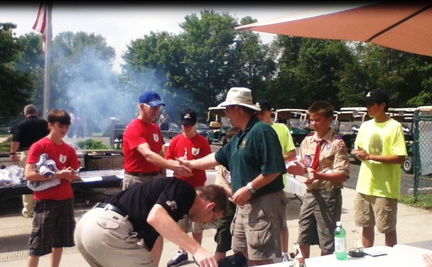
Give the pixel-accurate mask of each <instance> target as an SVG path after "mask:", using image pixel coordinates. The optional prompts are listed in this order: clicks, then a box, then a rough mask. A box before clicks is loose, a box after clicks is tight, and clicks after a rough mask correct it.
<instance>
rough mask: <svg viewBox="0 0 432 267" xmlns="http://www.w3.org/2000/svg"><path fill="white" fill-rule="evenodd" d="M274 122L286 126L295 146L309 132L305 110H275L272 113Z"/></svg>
mask: <svg viewBox="0 0 432 267" xmlns="http://www.w3.org/2000/svg"><path fill="white" fill-rule="evenodd" d="M274 121H275V122H278V123H284V124H286V125H287V126H288V128H289V129H290V131H291V136H292V137H293V141H294V144H295V145H296V146H299V145H300V144H301V142H302V141H303V139H304V138H305V137H306V136H307V135H308V134H309V133H310V132H311V129H310V128H309V116H308V114H307V111H306V109H290V108H284V109H277V110H275V111H274Z"/></svg>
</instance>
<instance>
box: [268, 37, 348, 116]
mask: <svg viewBox="0 0 432 267" xmlns="http://www.w3.org/2000/svg"><path fill="white" fill-rule="evenodd" d="M277 42H278V45H279V47H280V49H281V56H280V60H279V61H278V66H279V73H278V77H277V79H276V80H275V83H274V86H273V87H272V89H271V94H272V95H278V99H282V100H283V101H284V106H282V107H285V108H288V107H289V108H305V107H308V106H309V105H310V104H311V103H312V102H314V101H316V100H327V101H330V102H331V103H332V104H333V105H334V106H335V108H339V107H340V106H341V105H343V103H344V101H343V100H344V94H342V93H341V85H342V84H344V82H343V79H344V77H345V76H346V74H345V73H346V72H348V73H349V71H348V70H349V69H352V68H353V65H354V63H355V59H354V58H353V54H352V52H351V51H350V49H349V48H348V47H347V46H346V44H345V42H342V41H332V40H321V39H312V38H299V37H288V36H280V37H279V38H278V41H277ZM344 86H346V85H344ZM351 90H352V88H351Z"/></svg>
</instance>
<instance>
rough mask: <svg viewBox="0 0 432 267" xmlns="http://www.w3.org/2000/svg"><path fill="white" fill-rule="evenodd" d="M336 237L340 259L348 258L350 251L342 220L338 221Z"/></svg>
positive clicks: (336, 252) (337, 252) (337, 257)
mask: <svg viewBox="0 0 432 267" xmlns="http://www.w3.org/2000/svg"><path fill="white" fill-rule="evenodd" d="M334 238H335V240H334V241H335V255H336V259H338V260H346V259H347V258H348V251H347V245H346V231H345V229H344V228H343V227H342V222H341V221H338V222H336V229H335V232H334Z"/></svg>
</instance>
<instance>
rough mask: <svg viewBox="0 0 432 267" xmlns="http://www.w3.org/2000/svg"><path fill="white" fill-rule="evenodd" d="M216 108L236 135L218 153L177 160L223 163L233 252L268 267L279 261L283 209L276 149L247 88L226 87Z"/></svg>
mask: <svg viewBox="0 0 432 267" xmlns="http://www.w3.org/2000/svg"><path fill="white" fill-rule="evenodd" d="M219 106H222V107H225V108H226V110H225V112H226V116H227V117H228V118H229V119H230V120H231V123H232V124H233V126H236V127H239V128H240V129H241V131H240V132H239V133H238V134H237V135H235V136H233V138H232V139H231V141H230V142H229V143H228V144H227V145H225V146H223V147H222V148H221V149H220V150H219V151H218V152H216V153H212V154H210V155H208V156H206V157H204V158H201V159H197V160H194V161H183V160H181V162H182V163H183V164H185V165H186V166H188V167H190V168H196V169H208V168H210V167H213V166H216V165H218V164H222V165H223V166H225V167H226V168H227V169H229V170H230V171H231V179H232V189H233V193H234V194H233V196H232V200H233V202H234V203H235V204H236V205H237V206H238V208H237V211H236V215H235V217H234V220H233V223H232V229H233V242H232V249H233V251H234V252H242V253H243V254H244V255H245V256H247V257H248V260H249V265H262V264H271V263H273V262H274V259H276V258H280V257H281V239H280V230H281V227H282V225H283V218H284V216H283V213H284V212H285V205H286V197H285V194H284V192H283V187H284V185H283V181H282V174H283V173H285V172H286V168H285V162H284V159H283V156H282V149H281V145H280V143H279V139H278V136H277V134H276V132H275V131H274V130H273V129H272V128H271V126H270V125H268V124H266V123H265V122H262V121H260V120H259V119H258V118H257V116H256V112H257V111H260V107H259V106H258V105H255V104H254V103H253V100H252V92H251V90H250V89H248V88H244V87H233V88H231V89H230V90H229V91H228V94H227V96H226V100H225V101H224V102H223V103H221V104H219Z"/></svg>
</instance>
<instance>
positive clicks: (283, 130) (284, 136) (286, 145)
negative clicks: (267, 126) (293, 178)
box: [271, 123, 296, 186]
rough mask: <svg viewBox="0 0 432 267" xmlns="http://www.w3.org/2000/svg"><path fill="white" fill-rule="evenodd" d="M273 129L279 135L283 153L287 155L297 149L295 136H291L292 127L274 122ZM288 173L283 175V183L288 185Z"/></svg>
mask: <svg viewBox="0 0 432 267" xmlns="http://www.w3.org/2000/svg"><path fill="white" fill-rule="evenodd" d="M271 126H272V128H273V130H275V132H276V134H277V135H278V138H279V142H280V144H281V147H282V153H283V155H285V154H286V153H288V152H289V151H291V150H295V149H296V147H295V145H294V141H293V138H292V136H291V132H290V129H289V128H288V127H287V126H286V125H285V124H283V123H273V124H272V125H271ZM286 176H287V174H286V173H285V174H284V175H283V183H284V185H285V186H286V185H287V184H286V181H287V177H286Z"/></svg>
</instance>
